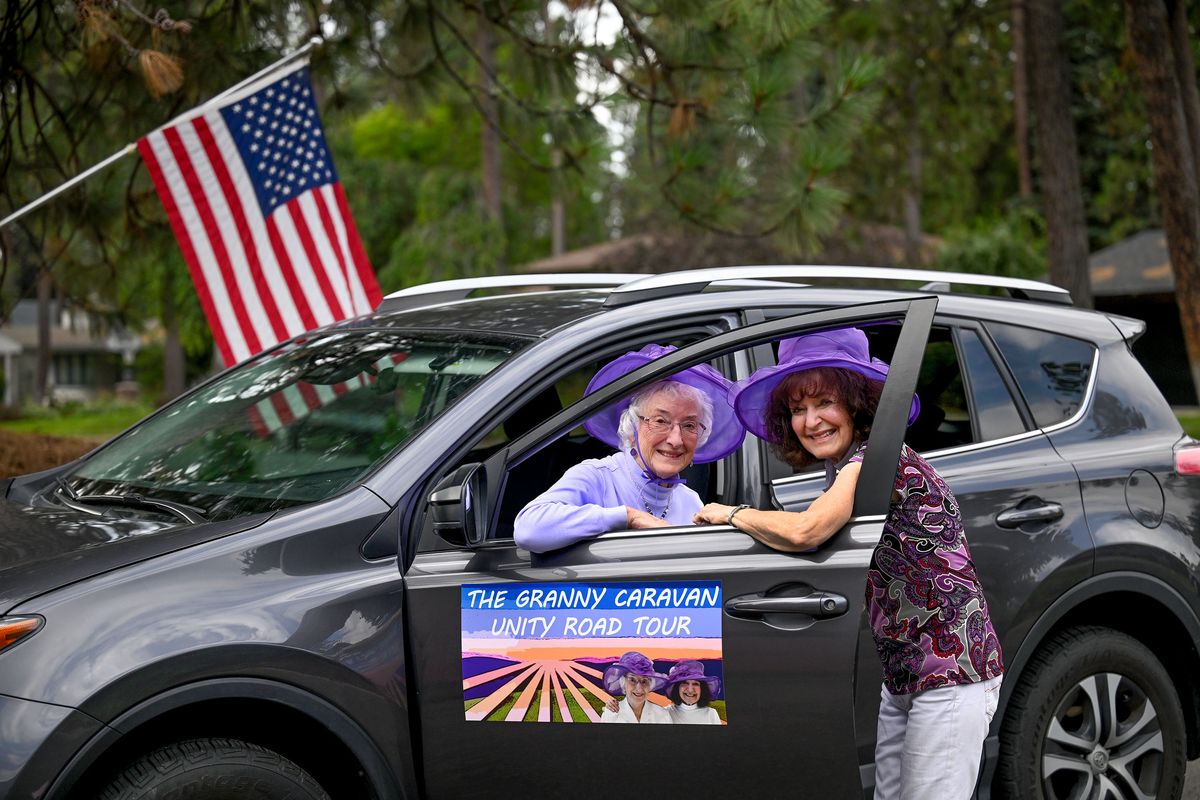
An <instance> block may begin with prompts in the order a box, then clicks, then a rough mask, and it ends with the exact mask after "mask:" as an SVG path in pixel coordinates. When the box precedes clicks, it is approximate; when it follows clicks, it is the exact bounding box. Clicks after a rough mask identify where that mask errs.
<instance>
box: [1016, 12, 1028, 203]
mask: <svg viewBox="0 0 1200 800" xmlns="http://www.w3.org/2000/svg"><path fill="white" fill-rule="evenodd" d="M1012 31H1013V128H1014V130H1013V140H1014V144H1015V145H1016V150H1017V191H1018V192H1019V193H1020V195H1021V198H1022V199H1024V200H1028V199H1031V198H1032V197H1033V170H1032V168H1031V167H1030V165H1029V78H1028V73H1027V70H1028V68H1029V58H1028V55H1027V54H1026V52H1025V3H1024V0H1017V2H1015V3H1014V4H1013V18H1012Z"/></svg>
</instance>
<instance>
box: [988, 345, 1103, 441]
mask: <svg viewBox="0 0 1200 800" xmlns="http://www.w3.org/2000/svg"><path fill="white" fill-rule="evenodd" d="M987 329H988V332H989V333H991V335H992V338H993V339H995V340H996V344H997V346H999V348H1000V352H1001V353H1002V354H1003V355H1004V360H1005V361H1006V362H1007V363H1008V368H1009V370H1010V371H1011V372H1012V374H1013V377H1014V378H1016V381H1017V385H1018V386H1019V387H1020V388H1021V393H1022V394H1023V395H1024V396H1025V401H1026V402H1027V403H1028V404H1029V410H1030V411H1031V412H1032V413H1033V418H1034V420H1035V421H1036V422H1037V424H1038V425H1039V426H1042V427H1046V426H1049V425H1054V424H1056V423H1059V422H1063V421H1065V420H1068V419H1070V418H1071V417H1073V416H1075V414H1076V413H1078V411H1079V409H1080V407H1081V406H1082V405H1083V401H1084V396H1085V393H1086V391H1087V385H1088V380H1089V378H1090V377H1091V372H1092V362H1093V361H1094V359H1095V349H1094V348H1093V346H1092V345H1091V344H1089V343H1088V342H1083V341H1080V340H1079V339H1072V338H1070V337H1069V336H1062V335H1060V334H1057V333H1050V332H1048V331H1042V330H1034V329H1033V328H1022V327H1019V326H1017V325H1004V324H1000V323H994V322H993V323H988V325H987Z"/></svg>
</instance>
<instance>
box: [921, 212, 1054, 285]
mask: <svg viewBox="0 0 1200 800" xmlns="http://www.w3.org/2000/svg"><path fill="white" fill-rule="evenodd" d="M936 268H937V269H942V270H946V271H949V272H966V273H971V274H975V275H1002V276H1006V277H1010V278H1038V279H1044V278H1045V276H1046V259H1045V255H1044V240H1043V234H1042V231H1041V220H1040V219H1039V218H1038V217H1037V215H1036V214H1034V213H1033V212H1032V211H1015V212H1013V213H1012V214H1010V215H1009V216H1008V217H1005V218H1002V219H998V220H994V221H990V222H989V221H981V222H980V223H979V224H978V225H977V226H976V227H974V228H972V229H970V230H964V231H960V232H958V233H955V234H954V235H952V236H950V237H948V238H947V242H946V245H945V247H944V248H943V249H942V251H941V253H940V254H939V255H938V260H937V264H936Z"/></svg>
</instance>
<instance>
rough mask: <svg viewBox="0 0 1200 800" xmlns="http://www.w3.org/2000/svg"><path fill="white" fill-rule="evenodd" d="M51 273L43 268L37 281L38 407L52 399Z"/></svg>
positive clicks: (36, 397)
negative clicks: (48, 388) (50, 386)
mask: <svg viewBox="0 0 1200 800" xmlns="http://www.w3.org/2000/svg"><path fill="white" fill-rule="evenodd" d="M53 285H54V284H53V283H52V282H51V280H50V271H49V270H48V269H45V268H43V269H42V271H41V273H39V275H38V279H37V343H38V346H37V373H36V375H35V378H34V381H33V400H34V402H35V403H37V404H38V405H43V404H45V403H46V402H47V401H48V400H49V399H50V398H49V395H48V393H47V391H46V390H47V387H48V386H49V383H50V359H51V354H50V290H51V289H52V288H53Z"/></svg>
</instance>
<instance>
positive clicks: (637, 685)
mask: <svg viewBox="0 0 1200 800" xmlns="http://www.w3.org/2000/svg"><path fill="white" fill-rule="evenodd" d="M652 683H653V681H651V680H650V678H647V677H646V676H645V675H633V674H632V673H626V674H625V679H624V684H625V699H626V700H628V701H629V704H630V705H631V706H635V707H636V706H640V705H641V704H642V703H644V702H646V696H647V695H649V694H650V686H651V684H652Z"/></svg>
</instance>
